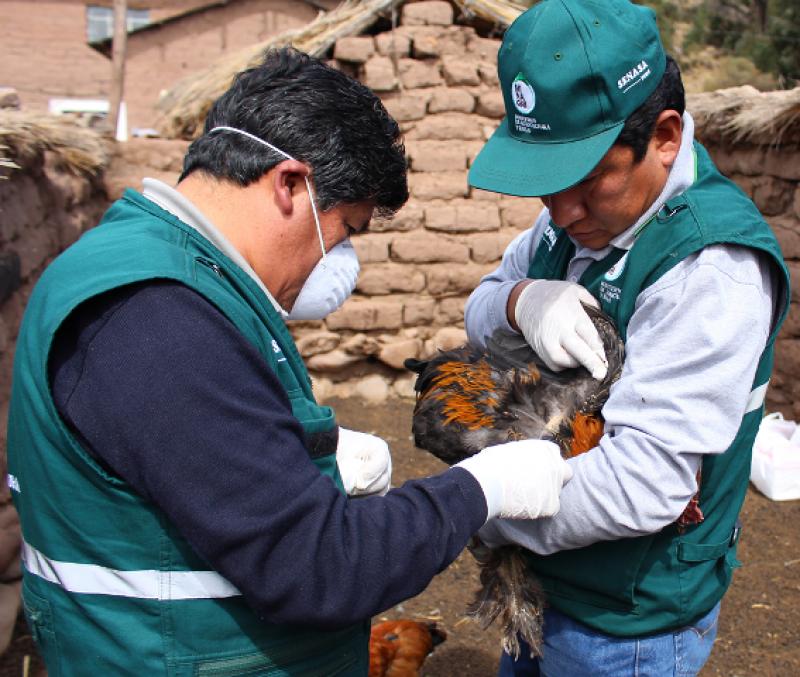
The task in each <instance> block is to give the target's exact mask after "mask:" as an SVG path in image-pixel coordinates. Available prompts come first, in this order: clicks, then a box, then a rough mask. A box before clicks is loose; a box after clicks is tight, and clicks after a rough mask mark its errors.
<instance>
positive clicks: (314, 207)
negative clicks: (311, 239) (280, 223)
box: [208, 125, 327, 265]
mask: <svg viewBox="0 0 800 677" xmlns="http://www.w3.org/2000/svg"><path fill="white" fill-rule="evenodd" d="M217 131H219V132H233V133H234V134H241V135H242V136H246V137H247V138H248V139H251V140H252V141H258V143H260V144H262V145H264V146H266V147H267V148H270V149H271V150H274V151H275V152H276V153H278V154H279V155H283V157H285V158H287V159H288V160H294V161H295V162H297V161H298V160H297V159H296V158H293V157H292V156H291V155H289V153H287V152H286V151H283V150H281V149H280V148H278V147H277V146H273V145H272V144H271V143H269V142H268V141H264V139H260V138H259V137H257V136H256V135H255V134H251V133H250V132H246V131H244V130H243V129H237V128H236V127H227V126H225V125H220V126H219V127H214V128H213V129H210V130H209V131H208V133H209V134H213V133H214V132H217ZM303 179H304V180H305V182H306V190H307V191H308V197H309V198H310V199H311V212H312V213H313V214H314V224H315V225H316V227H317V236H318V237H319V246H320V249H322V263H323V265H325V263H326V258H327V255H326V253H325V241H324V240H323V239H322V228H321V227H320V225H319V214H318V213H317V201H316V199H315V198H314V191H313V190H311V182H310V181H309V180H308V176H304V177H303Z"/></svg>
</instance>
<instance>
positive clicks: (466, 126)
mask: <svg viewBox="0 0 800 677" xmlns="http://www.w3.org/2000/svg"><path fill="white" fill-rule="evenodd" d="M486 122H487V118H484V117H481V116H479V115H469V114H467V113H437V114H436V115H429V116H427V117H426V118H423V119H422V120H420V121H419V122H417V123H416V124H415V125H414V129H413V130H411V131H410V132H409V134H408V138H412V139H436V140H439V141H450V142H451V143H458V142H459V141H476V140H484V130H483V126H484V123H486ZM489 122H491V123H492V125H493V128H494V127H496V126H497V123H496V122H495V121H494V120H490V121H489Z"/></svg>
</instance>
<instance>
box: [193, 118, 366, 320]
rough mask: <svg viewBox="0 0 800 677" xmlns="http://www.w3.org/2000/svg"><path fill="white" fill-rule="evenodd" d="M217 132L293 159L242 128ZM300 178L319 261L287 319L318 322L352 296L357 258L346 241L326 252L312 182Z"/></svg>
mask: <svg viewBox="0 0 800 677" xmlns="http://www.w3.org/2000/svg"><path fill="white" fill-rule="evenodd" d="M217 131H225V132H234V133H235V134H241V135H242V136H246V137H247V138H248V139H252V140H253V141H257V142H258V143H260V144H262V145H264V146H266V147H267V148H270V149H271V150H274V151H275V152H276V153H278V154H280V155H283V157H285V158H288V159H289V160H294V159H295V158H293V157H292V156H291V155H289V153H286V152H285V151H282V150H281V149H280V148H278V147H276V146H273V145H272V144H271V143H267V142H266V141H264V140H263V139H259V138H258V137H257V136H255V135H253V134H250V133H249V132H246V131H244V130H243V129H236V127H225V126H220V127H214V128H213V129H211V130H209V132H208V133H209V134H213V133H214V132H217ZM303 178H304V179H305V182H306V190H307V191H308V197H309V199H310V200H311V211H312V213H313V214H314V224H315V225H316V227H317V236H318V237H319V246H320V249H321V250H322V258H321V259H320V261H319V263H317V265H316V266H315V267H314V270H312V271H311V274H310V275H309V276H308V278H307V279H306V281H305V284H303V287H302V289H301V290H300V293H299V294H298V296H297V300H295V302H294V305H293V306H292V310H291V312H290V313H289V314H288V318H289V319H290V320H321V319H322V318H324V317H326V316H327V315H329V314H330V313H332V312H333V311H334V310H336V309H337V308H339V306H341V305H342V304H343V303H344V302H345V301H346V300H347V298H348V297H349V296H350V294H352V293H353V289H355V287H356V280H357V279H358V272H359V264H358V256H357V254H356V251H355V249H353V245H351V244H350V241H349V240H345V241H344V242H340V243H339V244H337V245H336V246H335V247H334V248H333V249H331V250H330V251H329V252H327V253H326V252H325V241H324V240H323V238H322V228H321V227H320V225H319V214H318V213H317V203H316V200H315V199H314V192H313V191H312V190H311V182H310V181H309V180H308V176H304V177H303Z"/></svg>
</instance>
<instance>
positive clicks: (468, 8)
mask: <svg viewBox="0 0 800 677" xmlns="http://www.w3.org/2000/svg"><path fill="white" fill-rule="evenodd" d="M453 2H454V3H455V4H456V5H458V8H459V9H460V10H461V12H462V14H464V16H466V17H471V16H476V17H479V18H481V19H486V20H487V21H493V22H494V23H498V24H500V25H502V26H503V27H507V26H510V25H511V24H512V23H513V22H514V19H516V18H517V17H518V16H519V15H520V14H522V12H524V11H525V10H526V9H528V8H527V7H526V6H525V5H521V4H520V3H518V2H512V1H511V0H453Z"/></svg>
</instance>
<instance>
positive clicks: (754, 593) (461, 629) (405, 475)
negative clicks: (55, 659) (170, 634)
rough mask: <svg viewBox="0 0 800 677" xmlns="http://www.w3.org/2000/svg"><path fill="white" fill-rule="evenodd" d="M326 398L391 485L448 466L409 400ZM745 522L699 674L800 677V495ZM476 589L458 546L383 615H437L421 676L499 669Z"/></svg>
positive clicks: (493, 634)
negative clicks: (370, 436) (387, 472)
mask: <svg viewBox="0 0 800 677" xmlns="http://www.w3.org/2000/svg"><path fill="white" fill-rule="evenodd" d="M331 404H332V406H333V407H334V408H335V409H336V412H337V415H338V418H339V421H340V423H341V424H342V425H344V426H347V427H350V428H353V429H356V430H363V431H365V432H372V433H375V434H377V435H380V436H381V437H383V438H384V439H386V440H387V442H388V443H389V445H390V446H391V448H392V457H393V459H394V484H395V485H399V484H402V483H403V482H404V481H406V480H408V479H413V478H416V477H424V476H427V475H431V474H434V473H436V472H439V471H441V470H442V469H444V468H445V465H444V464H443V463H441V462H440V461H439V460H437V459H435V458H433V457H432V456H430V455H429V454H427V453H426V452H424V451H421V450H420V449H417V448H416V447H415V446H414V444H413V441H412V440H411V435H410V430H411V423H410V422H411V412H412V404H411V403H409V402H406V401H400V400H392V401H390V402H389V403H388V404H386V405H383V406H380V407H367V406H364V404H363V403H362V402H360V401H357V400H347V401H337V402H332V403H331ZM742 521H743V523H744V530H743V532H742V538H741V543H740V546H739V558H740V559H741V560H742V561H743V562H744V567H743V568H741V569H739V570H738V571H737V572H736V575H735V576H734V580H733V585H732V586H731V589H730V591H729V592H728V594H727V595H726V597H725V600H724V601H723V607H722V616H721V621H720V630H719V634H718V637H717V642H716V645H715V647H714V651H713V652H712V654H711V658H710V660H709V662H708V664H707V665H706V667H705V669H704V670H703V672H702V673H701V676H702V677H712V676H716V675H722V676H724V677H745V676H748V677H749V676H751V675H757V676H758V677H789V676H793V675H800V527H799V526H798V525H800V501H790V502H782V503H776V502H772V501H770V500H768V499H766V498H765V497H764V496H762V495H761V494H759V493H758V492H757V491H755V490H753V489H752V488H751V490H750V491H749V493H748V495H747V499H746V501H745V505H744V511H743V513H742ZM477 588H478V579H477V567H476V566H475V564H474V562H473V561H472V558H471V556H470V555H469V553H466V552H464V553H462V555H461V556H460V557H459V558H458V559H457V560H456V561H455V562H454V563H453V564H452V565H451V566H450V567H449V568H448V569H447V570H446V571H444V572H443V573H441V574H440V575H439V576H437V577H436V578H435V579H434V580H433V581H432V582H431V584H430V585H429V586H428V588H427V589H426V590H425V591H424V592H423V593H422V594H420V595H418V596H417V597H414V598H413V599H410V600H407V601H406V602H404V603H403V604H399V605H397V606H396V607H394V608H392V609H390V610H388V611H386V612H385V613H384V614H380V615H379V617H378V618H379V619H383V618H415V619H428V620H434V621H436V622H437V623H438V624H439V625H440V626H441V627H443V628H444V629H445V630H446V632H447V634H448V638H447V641H446V642H445V643H444V644H442V645H440V646H439V647H437V648H436V650H435V651H434V653H433V654H432V655H431V656H430V657H429V658H428V660H427V661H426V663H425V666H424V668H423V675H424V677H491V676H492V675H494V674H495V673H496V666H497V660H498V656H499V633H498V632H497V630H496V629H495V628H489V630H487V631H485V632H484V631H482V630H480V628H478V626H477V625H475V624H474V623H473V622H472V621H471V620H470V619H469V618H467V617H466V616H465V615H464V610H465V608H466V605H467V603H468V602H469V601H470V600H471V599H472V595H473V593H474V591H475V590H477ZM25 656H28V657H29V661H30V669H29V673H28V674H29V675H30V677H42V676H43V674H44V673H43V671H42V669H41V663H40V662H39V659H38V657H37V656H36V652H35V647H34V645H33V642H32V640H31V638H30V634H29V633H28V631H27V628H26V627H25V624H24V621H20V622H19V623H18V624H17V628H16V631H15V635H14V639H13V641H12V645H11V647H10V649H9V651H8V652H6V654H5V655H4V656H2V657H0V677H19V676H20V675H23V660H24V657H25ZM570 677H571V676H570ZM575 677H583V676H578V675H576V676H575Z"/></svg>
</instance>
